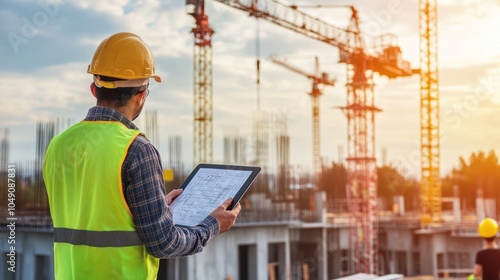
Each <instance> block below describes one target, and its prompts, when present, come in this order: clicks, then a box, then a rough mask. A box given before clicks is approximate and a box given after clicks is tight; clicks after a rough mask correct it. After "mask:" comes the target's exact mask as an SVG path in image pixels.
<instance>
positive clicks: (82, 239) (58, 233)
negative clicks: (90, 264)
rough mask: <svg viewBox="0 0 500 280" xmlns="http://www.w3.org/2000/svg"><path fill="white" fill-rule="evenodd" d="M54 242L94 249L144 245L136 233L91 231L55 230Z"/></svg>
mask: <svg viewBox="0 0 500 280" xmlns="http://www.w3.org/2000/svg"><path fill="white" fill-rule="evenodd" d="M54 242H61V243H69V244H72V245H87V246H92V247H126V246H140V245H142V242H141V239H140V238H139V235H138V234H137V232H135V231H90V230H77V229H70V228H54Z"/></svg>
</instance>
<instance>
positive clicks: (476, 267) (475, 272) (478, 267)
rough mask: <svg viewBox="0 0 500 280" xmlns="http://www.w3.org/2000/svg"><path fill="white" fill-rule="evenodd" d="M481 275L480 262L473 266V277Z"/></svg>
mask: <svg viewBox="0 0 500 280" xmlns="http://www.w3.org/2000/svg"><path fill="white" fill-rule="evenodd" d="M482 276H483V267H482V266H481V265H480V264H476V266H475V267H474V279H481V277H482Z"/></svg>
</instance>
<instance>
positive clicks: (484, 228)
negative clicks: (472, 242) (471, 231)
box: [477, 218, 498, 238]
mask: <svg viewBox="0 0 500 280" xmlns="http://www.w3.org/2000/svg"><path fill="white" fill-rule="evenodd" d="M477 233H479V236H481V237H484V238H489V237H493V236H495V235H497V233H498V223H497V221H495V220H494V219H492V218H486V219H484V220H482V221H481V223H480V224H479V227H478V228H477Z"/></svg>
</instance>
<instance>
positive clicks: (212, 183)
mask: <svg viewBox="0 0 500 280" xmlns="http://www.w3.org/2000/svg"><path fill="white" fill-rule="evenodd" d="M204 166H206V165H202V166H198V167H197V168H196V169H195V170H194V171H193V174H191V175H190V176H189V177H188V179H187V180H186V182H184V184H183V186H182V188H183V189H184V190H183V192H182V193H181V195H179V196H178V197H177V198H176V199H175V200H174V201H173V202H172V203H171V204H170V209H171V211H172V213H173V219H174V223H175V224H176V225H183V226H190V227H193V226H196V225H198V224H200V223H201V222H202V221H203V220H204V219H205V218H206V217H207V216H208V215H210V213H211V212H212V211H213V210H214V209H215V208H217V206H219V205H220V204H221V203H223V202H224V201H225V200H226V199H228V198H230V197H232V198H234V199H235V201H236V202H238V201H239V199H240V198H241V196H242V195H243V194H244V192H245V191H246V189H248V187H249V185H250V184H251V183H252V181H253V179H254V178H255V176H256V175H257V173H258V172H255V171H252V170H240V169H229V168H230V166H218V168H212V167H209V166H208V167H204Z"/></svg>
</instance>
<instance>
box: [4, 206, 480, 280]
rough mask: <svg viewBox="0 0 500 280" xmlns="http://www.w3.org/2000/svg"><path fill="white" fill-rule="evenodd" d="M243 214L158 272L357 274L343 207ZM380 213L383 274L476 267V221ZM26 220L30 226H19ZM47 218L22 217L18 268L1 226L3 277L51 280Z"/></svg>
mask: <svg viewBox="0 0 500 280" xmlns="http://www.w3.org/2000/svg"><path fill="white" fill-rule="evenodd" d="M317 199H319V200H320V197H317ZM243 213H245V212H242V215H241V216H240V218H241V220H239V221H238V222H237V224H236V225H235V227H234V228H233V229H232V230H231V231H229V232H227V233H225V234H224V235H221V236H219V237H217V238H215V239H214V240H212V241H210V242H209V244H208V245H207V246H206V248H205V249H204V251H203V252H201V253H200V254H197V255H194V256H190V257H186V258H178V259H169V260H163V261H162V266H161V270H160V272H159V277H158V279H159V280H161V279H163V280H199V279H207V280H212V279H224V280H228V279H231V280H268V279H271V280H272V279H276V280H285V279H286V280H299V279H300V280H302V279H304V280H305V279H310V280H314V279H317V280H327V279H336V278H340V277H344V276H348V275H352V274H354V271H353V270H352V269H353V268H352V267H351V261H350V252H349V240H348V239H349V226H350V224H349V219H348V218H347V216H346V215H345V214H342V215H340V214H325V213H323V214H321V213H322V211H319V212H317V213H318V214H320V215H312V216H311V215H310V213H309V214H307V215H306V214H305V213H302V215H299V216H298V217H295V216H293V215H290V216H287V217H286V219H284V220H283V219H282V220H281V221H279V219H276V216H273V213H272V211H270V212H268V219H269V221H265V222H264V221H262V222H252V221H251V219H249V217H250V216H252V215H253V214H255V213H254V212H251V211H247V212H246V213H245V214H243ZM407 215H409V214H408V213H407ZM306 217H307V220H308V221H305V220H306ZM415 217H416V216H415ZM281 218H282V217H281ZM272 219H274V221H272ZM259 220H261V219H260V218H259ZM379 220H380V222H379V229H380V230H379V240H380V244H379V259H380V266H379V268H380V274H402V275H404V276H418V275H432V276H433V277H434V279H438V278H452V277H459V278H457V279H463V278H460V276H461V277H463V276H465V275H467V274H470V273H471V269H472V267H473V262H474V257H475V253H476V252H477V251H478V250H479V249H480V248H481V247H482V241H481V239H480V238H479V237H478V236H477V235H476V233H475V226H474V223H471V224H469V226H464V225H465V224H463V223H462V224H453V223H447V224H445V225H442V226H439V227H429V228H426V229H422V228H420V226H419V223H418V220H417V219H416V218H410V217H409V216H403V217H396V216H392V217H387V216H384V217H382V216H380V217H379ZM26 221H28V222H29V223H30V225H31V226H29V227H23V226H21V225H22V224H23V222H26ZM36 224H38V225H36ZM44 224H45V225H46V224H47V220H45V221H43V220H39V219H38V220H37V222H34V220H33V219H30V220H26V219H24V220H23V219H20V221H19V225H18V226H17V227H16V232H15V234H16V239H15V240H16V244H15V245H16V273H15V274H14V273H12V272H10V271H8V270H7V268H8V266H9V265H8V264H7V262H6V261H7V260H8V256H7V255H6V254H7V253H8V252H9V245H8V244H7V242H6V241H7V238H8V236H9V234H10V231H9V230H8V228H7V227H6V226H2V227H1V230H0V241H1V247H0V249H1V253H2V256H3V259H4V261H2V262H0V271H1V273H0V279H5V280H8V279H15V280H35V279H36V280H39V279H42V280H43V279H53V252H52V240H53V234H52V230H51V229H50V226H49V227H48V226H43V225H44Z"/></svg>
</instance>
